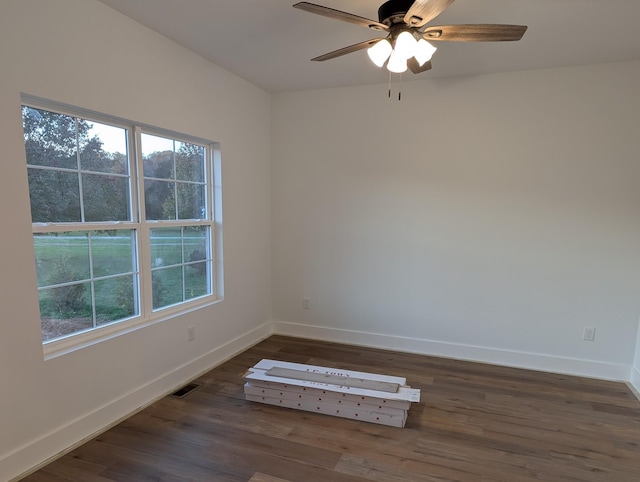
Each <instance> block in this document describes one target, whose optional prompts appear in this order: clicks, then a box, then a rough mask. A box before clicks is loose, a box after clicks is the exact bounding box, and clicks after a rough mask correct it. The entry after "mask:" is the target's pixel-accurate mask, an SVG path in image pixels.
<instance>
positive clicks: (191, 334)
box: [187, 325, 196, 341]
mask: <svg viewBox="0 0 640 482" xmlns="http://www.w3.org/2000/svg"><path fill="white" fill-rule="evenodd" d="M195 339H196V327H195V326H193V325H191V326H189V327H187V341H193V340H195Z"/></svg>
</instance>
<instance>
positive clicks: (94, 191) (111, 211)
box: [82, 174, 131, 222]
mask: <svg viewBox="0 0 640 482" xmlns="http://www.w3.org/2000/svg"><path fill="white" fill-rule="evenodd" d="M82 195H83V200H84V219H85V221H87V222H96V221H129V220H130V218H131V216H130V214H129V213H130V209H129V179H128V178H126V177H115V176H106V175H98V174H83V175H82Z"/></svg>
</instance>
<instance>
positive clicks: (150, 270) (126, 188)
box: [22, 98, 221, 343]
mask: <svg viewBox="0 0 640 482" xmlns="http://www.w3.org/2000/svg"><path fill="white" fill-rule="evenodd" d="M22 119H23V128H24V142H25V151H26V158H27V171H28V178H29V196H30V201H31V218H32V223H33V243H34V251H35V257H36V271H37V282H38V287H37V289H38V298H39V304H40V317H41V322H42V340H43V342H44V343H49V342H52V341H57V340H61V339H62V338H65V339H69V337H70V336H71V335H79V336H84V335H87V334H89V335H90V336H92V335H93V334H95V332H96V330H97V329H99V328H105V327H107V328H110V330H111V332H113V331H118V330H119V329H120V326H123V325H126V326H130V325H131V324H137V323H140V322H143V321H148V320H151V319H157V318H160V317H163V316H169V315H172V314H176V313H180V312H182V311H184V310H187V309H191V308H192V307H194V306H200V305H202V304H204V303H210V302H212V301H215V300H216V299H219V296H218V294H219V293H220V290H219V289H217V288H219V287H218V286H217V285H218V282H217V280H219V279H220V278H221V275H220V272H219V269H218V265H219V264H220V263H219V262H218V261H219V252H218V251H217V243H216V239H217V238H218V237H219V234H218V230H219V221H217V220H216V218H219V216H214V213H215V212H219V197H220V196H219V192H217V191H216V190H215V186H216V185H219V179H218V178H219V176H218V175H216V176H214V170H216V173H215V174H217V173H218V172H219V171H218V170H217V167H216V165H217V164H216V159H217V158H218V157H219V156H218V155H217V154H218V150H217V148H216V146H215V145H214V144H213V143H211V142H208V141H202V140H199V139H194V138H190V137H188V136H182V135H176V134H174V133H167V132H163V131H161V130H159V129H154V128H150V127H146V126H140V125H135V124H133V123H131V124H130V123H127V122H125V121H122V120H119V119H113V118H109V117H106V116H101V115H98V114H90V113H86V112H84V111H78V110H77V109H72V108H63V107H61V106H57V105H53V104H50V103H46V102H44V101H36V100H33V99H30V98H23V106H22ZM218 167H219V166H218ZM214 179H215V181H216V183H214ZM214 201H218V202H216V203H215V204H214ZM216 204H218V205H216ZM116 324H117V326H115V327H114V325H116Z"/></svg>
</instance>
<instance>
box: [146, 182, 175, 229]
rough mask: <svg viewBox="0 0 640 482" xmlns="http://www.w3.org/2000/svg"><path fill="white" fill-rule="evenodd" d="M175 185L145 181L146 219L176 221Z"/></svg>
mask: <svg viewBox="0 0 640 482" xmlns="http://www.w3.org/2000/svg"><path fill="white" fill-rule="evenodd" d="M174 189H175V183H173V182H164V181H148V180H145V181H144V203H145V217H146V219H147V220H154V221H157V220H163V219H176V202H175V192H174Z"/></svg>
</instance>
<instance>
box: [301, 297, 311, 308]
mask: <svg viewBox="0 0 640 482" xmlns="http://www.w3.org/2000/svg"><path fill="white" fill-rule="evenodd" d="M302 307H303V308H304V309H305V310H310V309H311V300H310V299H309V298H302Z"/></svg>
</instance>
